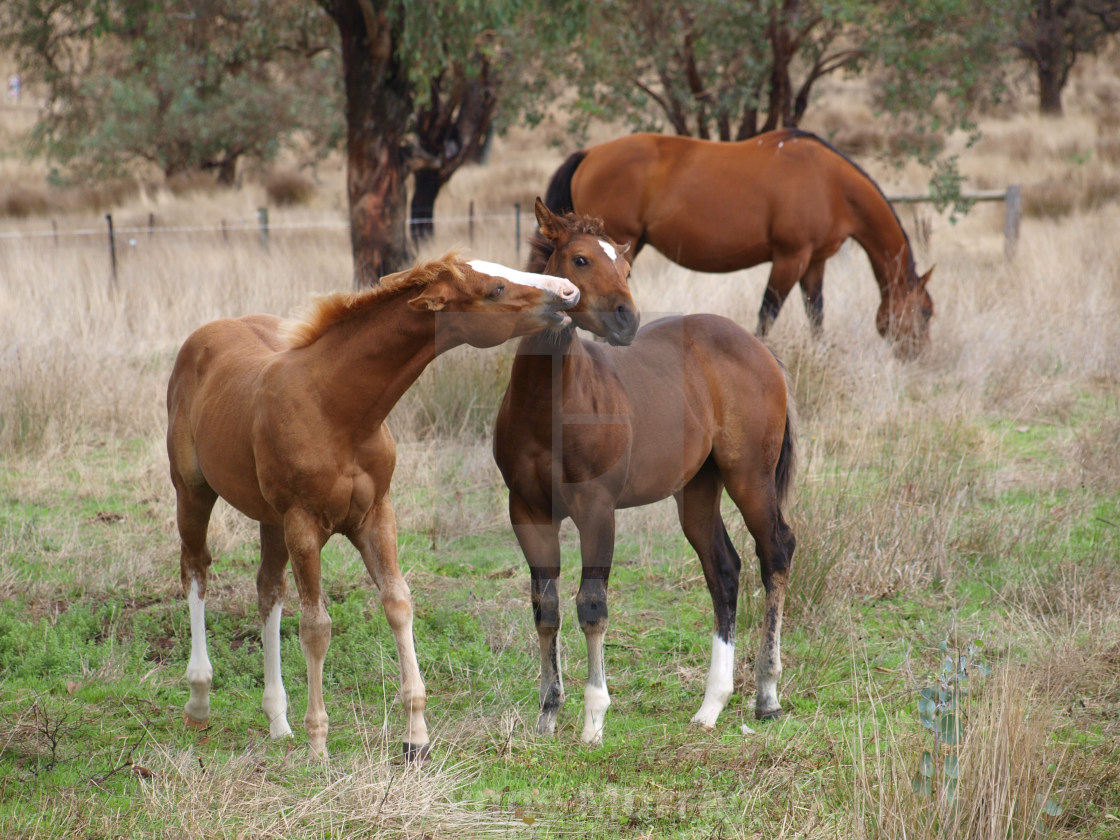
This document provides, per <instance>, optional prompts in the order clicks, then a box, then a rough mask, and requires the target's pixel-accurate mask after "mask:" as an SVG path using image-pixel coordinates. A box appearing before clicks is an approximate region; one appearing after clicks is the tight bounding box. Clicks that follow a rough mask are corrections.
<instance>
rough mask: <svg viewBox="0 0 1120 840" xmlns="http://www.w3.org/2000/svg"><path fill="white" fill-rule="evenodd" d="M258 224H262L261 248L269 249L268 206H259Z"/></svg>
mask: <svg viewBox="0 0 1120 840" xmlns="http://www.w3.org/2000/svg"><path fill="white" fill-rule="evenodd" d="M257 224H258V225H259V226H260V235H261V248H263V249H264V250H266V251H267V250H268V208H267V207H258V208H257Z"/></svg>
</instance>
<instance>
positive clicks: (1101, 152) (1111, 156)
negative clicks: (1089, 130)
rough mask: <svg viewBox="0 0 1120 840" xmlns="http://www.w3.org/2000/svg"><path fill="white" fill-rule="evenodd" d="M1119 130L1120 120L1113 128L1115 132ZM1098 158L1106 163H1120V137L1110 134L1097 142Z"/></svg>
mask: <svg viewBox="0 0 1120 840" xmlns="http://www.w3.org/2000/svg"><path fill="white" fill-rule="evenodd" d="M1118 129H1120V120H1117V122H1116V125H1114V126H1113V128H1112V130H1113V131H1116V130H1118ZM1097 157H1098V158H1099V159H1100V160H1101V161H1102V162H1104V163H1111V164H1117V163H1120V136H1117V135H1116V134H1109V135H1105V136H1102V137H1101V138H1100V139H1099V140H1097Z"/></svg>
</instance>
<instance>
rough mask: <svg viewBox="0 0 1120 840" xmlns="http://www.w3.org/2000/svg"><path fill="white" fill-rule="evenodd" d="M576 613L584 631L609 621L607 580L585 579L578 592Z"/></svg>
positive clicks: (603, 625) (594, 628)
mask: <svg viewBox="0 0 1120 840" xmlns="http://www.w3.org/2000/svg"><path fill="white" fill-rule="evenodd" d="M576 615H577V616H579V626H580V627H582V628H583V630H584V632H587V631H589V630H596V629H599V628H602V627H605V626H606V623H607V582H606V581H605V580H599V579H592V580H585V581H584V582H583V583H582V584H581V585H580V588H579V592H578V593H577V594H576Z"/></svg>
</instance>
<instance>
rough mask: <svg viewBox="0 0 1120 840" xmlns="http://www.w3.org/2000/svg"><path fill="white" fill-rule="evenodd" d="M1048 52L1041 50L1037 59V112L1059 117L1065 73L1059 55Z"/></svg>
mask: <svg viewBox="0 0 1120 840" xmlns="http://www.w3.org/2000/svg"><path fill="white" fill-rule="evenodd" d="M1040 46H1042V45H1040ZM1045 46H1047V47H1049V46H1051V45H1049V44H1047V45H1045ZM1048 53H1050V50H1046V51H1044V52H1041V53H1040V55H1039V60H1038V112H1039V113H1040V114H1045V115H1046V116H1051V117H1060V116H1061V115H1062V86H1063V82H1064V81H1065V79H1064V75H1065V74H1064V73H1062V59H1061V57H1060V56H1058V55H1052V54H1048Z"/></svg>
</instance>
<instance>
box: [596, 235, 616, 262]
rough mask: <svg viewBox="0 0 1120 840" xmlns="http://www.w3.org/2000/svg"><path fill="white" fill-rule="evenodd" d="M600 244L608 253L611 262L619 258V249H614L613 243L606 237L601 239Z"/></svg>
mask: <svg viewBox="0 0 1120 840" xmlns="http://www.w3.org/2000/svg"><path fill="white" fill-rule="evenodd" d="M599 245H600V246H601V247H602V249H603V251H604V252H605V253H606V255H607V256H608V257H610V258H611V262H614V261H615V260H617V259H618V251H616V250H615V249H614V246H613V245H611V243H609V242H607V241H606V240H605V239H600V240H599Z"/></svg>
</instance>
